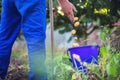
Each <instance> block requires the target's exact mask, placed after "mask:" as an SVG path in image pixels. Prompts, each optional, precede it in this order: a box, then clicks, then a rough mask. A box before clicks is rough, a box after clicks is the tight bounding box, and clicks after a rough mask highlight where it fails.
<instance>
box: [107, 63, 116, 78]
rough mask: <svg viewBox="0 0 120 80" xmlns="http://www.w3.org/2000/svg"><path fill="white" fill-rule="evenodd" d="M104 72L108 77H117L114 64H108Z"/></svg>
mask: <svg viewBox="0 0 120 80" xmlns="http://www.w3.org/2000/svg"><path fill="white" fill-rule="evenodd" d="M106 72H107V74H108V75H109V76H113V77H115V76H117V69H116V66H115V65H114V64H112V65H111V64H108V65H107V66H106Z"/></svg>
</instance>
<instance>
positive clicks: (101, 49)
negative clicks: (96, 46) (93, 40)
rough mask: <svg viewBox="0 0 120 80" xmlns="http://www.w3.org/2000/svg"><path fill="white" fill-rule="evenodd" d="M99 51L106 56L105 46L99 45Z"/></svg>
mask: <svg viewBox="0 0 120 80" xmlns="http://www.w3.org/2000/svg"><path fill="white" fill-rule="evenodd" d="M100 53H101V54H102V56H103V57H106V55H107V50H106V48H105V47H101V48H100Z"/></svg>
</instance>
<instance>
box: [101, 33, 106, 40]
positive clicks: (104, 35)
mask: <svg viewBox="0 0 120 80" xmlns="http://www.w3.org/2000/svg"><path fill="white" fill-rule="evenodd" d="M100 38H101V39H102V40H105V38H106V33H105V32H101V34H100Z"/></svg>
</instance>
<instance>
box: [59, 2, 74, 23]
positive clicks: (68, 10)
mask: <svg viewBox="0 0 120 80" xmlns="http://www.w3.org/2000/svg"><path fill="white" fill-rule="evenodd" d="M59 3H60V5H61V7H62V10H63V12H64V13H65V15H66V16H67V17H68V18H69V20H70V21H71V22H74V14H73V11H76V8H75V6H74V5H73V4H72V3H71V2H69V1H68V0H59Z"/></svg>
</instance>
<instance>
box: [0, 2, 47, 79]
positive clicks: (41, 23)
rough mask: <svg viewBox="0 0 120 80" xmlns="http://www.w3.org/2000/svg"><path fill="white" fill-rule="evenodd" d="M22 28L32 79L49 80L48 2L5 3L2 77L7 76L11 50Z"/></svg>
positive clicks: (0, 55)
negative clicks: (47, 69)
mask: <svg viewBox="0 0 120 80" xmlns="http://www.w3.org/2000/svg"><path fill="white" fill-rule="evenodd" d="M20 29H22V30H23V34H24V36H25V40H26V44H27V48H28V59H29V67H30V71H29V78H30V80H47V71H46V68H45V64H44V62H45V56H46V54H45V37H46V33H45V32H46V1H45V0H2V16H1V26H0V78H2V79H4V78H5V77H6V75H7V71H8V66H9V63H10V56H11V49H12V46H13V43H14V41H15V39H16V37H17V36H18V34H19V32H20Z"/></svg>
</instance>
